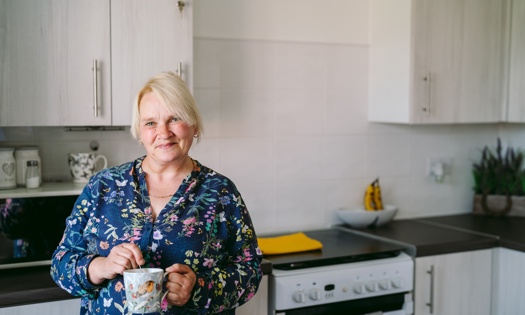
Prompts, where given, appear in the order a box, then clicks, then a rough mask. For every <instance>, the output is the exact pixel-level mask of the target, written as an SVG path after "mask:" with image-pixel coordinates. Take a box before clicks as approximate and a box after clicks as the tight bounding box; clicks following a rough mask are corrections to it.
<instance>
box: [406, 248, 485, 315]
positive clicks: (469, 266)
mask: <svg viewBox="0 0 525 315" xmlns="http://www.w3.org/2000/svg"><path fill="white" fill-rule="evenodd" d="M431 270H433V274H431ZM491 275H492V251H491V250H490V249H487V250H479V251H471V252H462V253H454V254H446V255H437V256H428V257H421V258H416V279H415V293H414V297H415V314H418V315H424V314H443V315H444V314H446V315H490V314H491V313H490V308H491V304H490V301H491V288H492V285H491V283H492V276H491ZM429 304H430V305H432V308H433V309H432V310H431V307H430V306H429Z"/></svg>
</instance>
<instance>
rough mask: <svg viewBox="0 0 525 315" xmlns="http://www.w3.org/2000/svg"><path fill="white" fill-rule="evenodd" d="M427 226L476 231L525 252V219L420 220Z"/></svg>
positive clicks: (463, 217)
mask: <svg viewBox="0 0 525 315" xmlns="http://www.w3.org/2000/svg"><path fill="white" fill-rule="evenodd" d="M419 221H420V222H424V223H427V224H434V225H436V226H445V227H448V228H455V229H457V230H464V231H475V232H478V233H483V234H486V235H492V236H494V237H497V238H498V242H499V245H498V246H501V247H505V248H509V249H513V250H517V251H522V252H525V233H523V231H525V217H516V216H512V217H511V216H507V217H501V218H496V217H490V216H485V215H474V214H462V215H450V216H439V217H429V218H425V219H421V220H419Z"/></svg>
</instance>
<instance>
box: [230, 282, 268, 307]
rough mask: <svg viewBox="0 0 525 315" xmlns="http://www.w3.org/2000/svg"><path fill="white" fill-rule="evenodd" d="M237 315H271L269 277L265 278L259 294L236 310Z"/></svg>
mask: <svg viewBox="0 0 525 315" xmlns="http://www.w3.org/2000/svg"><path fill="white" fill-rule="evenodd" d="M235 314H236V315H269V313H268V276H263V278H262V280H261V285H260V286H259V290H258V291H257V294H255V296H254V297H253V298H252V299H251V300H249V301H248V302H247V303H246V304H243V305H241V306H240V307H238V308H237V309H236V310H235Z"/></svg>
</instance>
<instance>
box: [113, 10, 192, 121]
mask: <svg viewBox="0 0 525 315" xmlns="http://www.w3.org/2000/svg"><path fill="white" fill-rule="evenodd" d="M111 12H112V15H111V55H112V60H111V69H112V71H111V75H112V95H113V99H112V104H113V107H112V113H113V115H112V117H113V119H112V123H113V125H129V124H130V123H131V109H132V105H133V102H134V100H135V96H136V94H137V93H138V91H139V89H140V88H141V87H142V86H143V85H144V84H145V83H146V81H147V80H148V79H150V78H151V77H152V76H153V75H155V74H157V73H158V72H162V71H172V72H174V73H180V75H181V77H182V79H184V81H186V84H188V85H189V87H190V89H191V88H192V86H193V84H192V76H191V75H192V73H191V71H192V56H193V31H192V19H191V18H192V8H191V2H189V1H175V0H155V4H154V5H152V3H151V0H111Z"/></svg>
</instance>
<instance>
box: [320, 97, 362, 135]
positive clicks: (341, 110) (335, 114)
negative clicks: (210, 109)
mask: <svg viewBox="0 0 525 315" xmlns="http://www.w3.org/2000/svg"><path fill="white" fill-rule="evenodd" d="M367 101H368V97H367V91H366V90H353V89H327V90H326V107H325V126H326V129H325V133H326V134H333V135H339V134H361V135H365V134H367V132H368V125H369V124H368V117H367V115H368V112H367V105H368V103H367Z"/></svg>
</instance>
